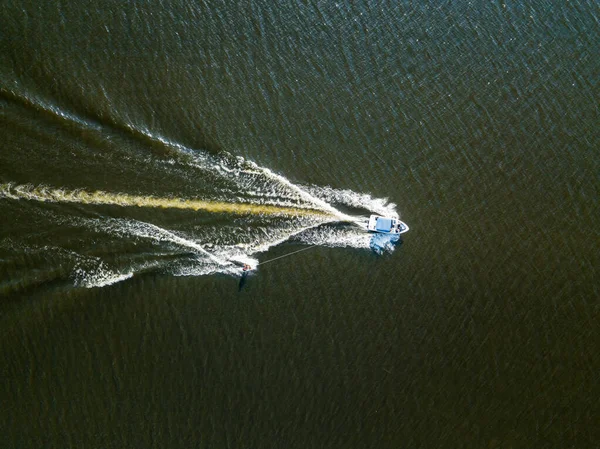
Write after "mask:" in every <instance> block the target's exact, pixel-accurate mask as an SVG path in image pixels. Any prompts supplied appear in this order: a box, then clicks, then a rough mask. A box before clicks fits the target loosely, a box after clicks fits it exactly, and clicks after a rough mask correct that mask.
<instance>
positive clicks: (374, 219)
mask: <svg viewBox="0 0 600 449" xmlns="http://www.w3.org/2000/svg"><path fill="white" fill-rule="evenodd" d="M408 229H409V228H408V225H407V224H406V223H404V222H403V221H400V220H398V219H397V218H392V217H381V216H379V215H371V218H369V224H368V225H367V231H369V232H377V233H378V234H392V235H394V234H396V235H399V234H404V233H405V232H407V231H408Z"/></svg>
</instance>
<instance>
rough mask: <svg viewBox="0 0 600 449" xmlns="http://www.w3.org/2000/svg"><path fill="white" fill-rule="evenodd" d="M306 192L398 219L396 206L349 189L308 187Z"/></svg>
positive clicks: (330, 200)
mask: <svg viewBox="0 0 600 449" xmlns="http://www.w3.org/2000/svg"><path fill="white" fill-rule="evenodd" d="M307 190H308V191H309V192H310V193H311V194H312V195H314V196H316V197H319V198H323V199H324V200H325V201H327V202H329V203H334V204H343V205H346V206H350V207H353V208H355V209H365V210H368V211H370V212H374V213H376V214H378V215H383V216H386V217H393V218H399V216H398V212H397V211H396V204H394V203H390V202H389V201H388V200H387V198H373V197H372V196H371V195H369V194H366V193H357V192H353V191H352V190H349V189H334V188H332V187H329V186H326V187H320V186H308V187H307Z"/></svg>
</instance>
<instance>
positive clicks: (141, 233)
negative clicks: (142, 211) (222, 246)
mask: <svg viewBox="0 0 600 449" xmlns="http://www.w3.org/2000/svg"><path fill="white" fill-rule="evenodd" d="M92 220H93V221H94V222H95V224H96V227H97V228H98V229H100V230H103V231H110V232H113V233H115V234H118V235H123V234H125V235H128V236H136V237H140V238H147V239H150V240H154V241H157V242H170V243H174V244H175V245H178V246H181V247H184V248H188V249H192V250H194V252H196V253H199V254H202V255H203V256H206V257H208V258H209V259H210V260H212V261H213V262H214V263H216V264H217V265H220V266H226V265H230V262H229V261H227V260H226V259H221V258H219V257H217V256H215V255H213V254H212V253H210V252H209V251H207V250H205V249H204V248H203V247H202V246H201V245H199V244H198V243H196V242H194V241H192V240H188V239H185V238H183V237H179V236H178V235H176V234H174V233H173V232H171V231H168V230H166V229H164V228H161V227H159V226H156V225H153V224H151V223H146V222H144V221H138V220H133V219H124V218H103V219H102V220H97V219H87V221H92Z"/></svg>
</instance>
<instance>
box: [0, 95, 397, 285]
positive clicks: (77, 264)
mask: <svg viewBox="0 0 600 449" xmlns="http://www.w3.org/2000/svg"><path fill="white" fill-rule="evenodd" d="M21 102H22V103H24V104H25V105H26V106H30V104H35V109H36V110H42V111H43V112H44V113H45V115H46V116H56V117H57V120H61V121H64V120H69V121H70V123H71V124H72V126H74V127H81V128H82V129H84V128H85V131H86V132H87V133H98V134H99V135H104V134H106V133H109V132H114V129H113V128H114V126H112V125H111V123H113V122H117V121H118V120H117V119H112V120H111V121H110V123H109V125H103V124H102V123H99V122H96V121H90V120H87V119H84V118H80V117H77V116H76V115H75V114H72V113H67V112H64V111H61V110H60V109H59V108H57V107H54V106H53V107H49V106H46V105H45V103H44V102H37V103H35V102H34V101H33V100H30V99H27V100H26V101H25V100H23V101H21ZM90 123H92V125H93V126H92V125H90ZM129 127H131V128H132V129H135V132H134V133H133V135H134V137H135V138H136V139H138V140H140V141H139V142H137V143H134V144H131V145H129V146H125V147H124V149H121V147H115V148H111V150H112V151H113V155H111V158H108V159H107V158H106V157H105V152H100V151H96V150H90V149H88V148H78V147H77V146H76V145H73V146H72V147H71V148H72V150H73V154H74V157H76V158H75V159H78V160H86V161H92V162H94V161H99V162H98V163H102V167H101V170H90V173H96V172H101V171H102V172H105V171H110V170H114V171H115V173H121V174H122V173H130V174H131V175H132V176H135V177H136V179H141V181H139V182H136V183H130V184H128V185H126V186H125V187H126V188H127V189H128V190H129V192H123V191H122V190H121V189H120V190H121V191H110V190H111V189H107V188H106V184H103V183H100V182H95V181H96V180H95V179H94V178H89V180H88V181H86V182H87V185H75V186H73V185H71V186H70V187H65V186H57V185H52V184H51V183H49V182H37V183H35V184H34V183H28V184H25V183H17V182H11V181H10V180H5V181H4V182H3V183H0V210H2V213H4V214H8V215H10V216H12V217H14V227H15V228H11V223H13V222H11V223H5V224H3V228H4V229H3V231H4V233H5V235H15V236H17V235H18V236H21V237H15V239H16V240H15V239H12V240H10V241H9V240H6V241H4V242H3V243H0V252H1V253H2V257H0V268H1V266H2V265H5V266H7V267H10V270H12V271H11V273H10V278H11V282H10V284H9V283H8V281H6V282H3V281H1V280H0V292H1V291H2V290H3V289H4V290H11V289H14V288H16V287H15V285H17V284H18V285H21V284H24V285H27V284H31V283H33V282H34V281H33V280H31V279H30V276H29V275H28V272H30V271H31V270H30V268H31V266H32V265H33V266H34V267H36V269H37V270H38V274H39V273H45V274H43V275H41V274H40V275H38V276H37V279H38V280H39V279H43V280H47V279H63V280H66V281H67V282H69V283H71V284H72V285H75V286H79V287H102V286H106V285H110V284H114V283H116V282H120V281H122V280H125V279H129V278H131V277H132V276H135V275H136V274H139V273H144V272H148V271H158V272H162V273H168V274H172V275H175V276H199V275H208V274H215V273H221V274H226V275H235V276H237V275H239V274H240V271H241V268H240V266H241V265H243V264H249V265H252V266H256V265H260V260H261V259H263V260H264V259H266V258H268V257H264V256H261V254H263V253H265V252H266V251H268V250H269V248H272V247H273V246H276V245H280V244H282V243H284V242H291V243H295V244H304V245H321V246H329V247H346V248H361V249H373V250H374V251H376V252H377V253H382V252H384V251H393V246H394V245H393V242H389V241H385V242H384V241H383V240H385V239H384V237H382V236H376V237H375V238H373V236H372V235H371V234H367V233H366V231H365V228H366V223H367V220H368V216H369V215H370V214H372V213H375V214H379V215H384V216H391V217H398V214H397V212H396V205H395V204H393V203H389V202H388V201H387V200H386V199H382V198H374V197H372V196H370V195H367V194H362V193H356V192H353V191H351V190H342V189H335V188H332V187H327V186H326V187H322V186H314V185H298V184H295V183H293V182H291V181H290V180H289V179H287V178H286V177H284V176H282V175H280V174H277V173H274V172H273V171H271V170H269V169H268V168H265V167H261V166H259V165H257V164H256V163H254V162H252V161H248V160H245V159H243V158H241V157H236V156H233V155H231V154H228V153H226V152H219V153H217V154H213V153H209V152H206V151H199V150H194V149H191V148H187V147H185V146H184V145H181V144H179V143H177V142H173V141H171V140H169V139H167V138H165V137H163V136H160V135H157V134H156V133H152V132H151V131H150V130H148V129H146V128H144V127H135V126H134V125H129V124H128V125H123V126H121V127H120V131H122V130H123V129H128V128H129ZM140 136H142V137H143V139H139V137H140ZM149 142H150V143H152V144H153V145H154V146H155V147H157V146H158V147H161V148H164V151H159V152H158V155H157V154H156V152H155V153H154V154H153V155H152V156H148V152H147V150H146V148H147V145H148V143H149ZM78 152H79V153H78ZM119 152H122V153H119ZM92 162H90V163H92ZM94 163H95V162H94ZM92 168H93V167H92ZM63 170H64V168H63ZM140 173H144V176H143V177H140V176H139V174H140ZM21 178H22V177H21ZM115 179H119V180H121V179H123V175H121V176H116V177H115ZM146 179H147V181H144V180H146ZM71 183H73V181H71ZM94 185H97V186H104V188H97V187H96V188H94V187H93V186H94ZM17 227H18V229H17ZM13 231H14V232H13ZM386 237H387V236H386ZM57 267H60V268H57ZM15 279H22V280H23V282H22V283H19V282H16V283H15V281H14V280H15ZM35 282H38V281H35Z"/></svg>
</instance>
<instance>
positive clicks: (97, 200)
mask: <svg viewBox="0 0 600 449" xmlns="http://www.w3.org/2000/svg"><path fill="white" fill-rule="evenodd" d="M2 197H4V198H10V199H25V200H34V201H42V202H52V203H79V204H95V205H115V206H124V207H125V206H129V207H133V206H135V207H152V208H165V209H187V210H195V211H198V210H203V211H206V212H212V213H228V214H236V215H292V216H304V215H322V216H327V215H332V213H331V212H329V211H323V210H318V209H309V208H302V207H289V206H274V205H268V204H251V203H225V202H218V201H203V200H197V199H184V198H158V197H154V196H135V195H129V194H126V193H110V192H103V191H100V190H98V191H95V192H86V191H85V190H65V189H55V188H51V187H47V186H33V185H30V184H22V185H17V184H12V183H6V184H0V198H2Z"/></svg>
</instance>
